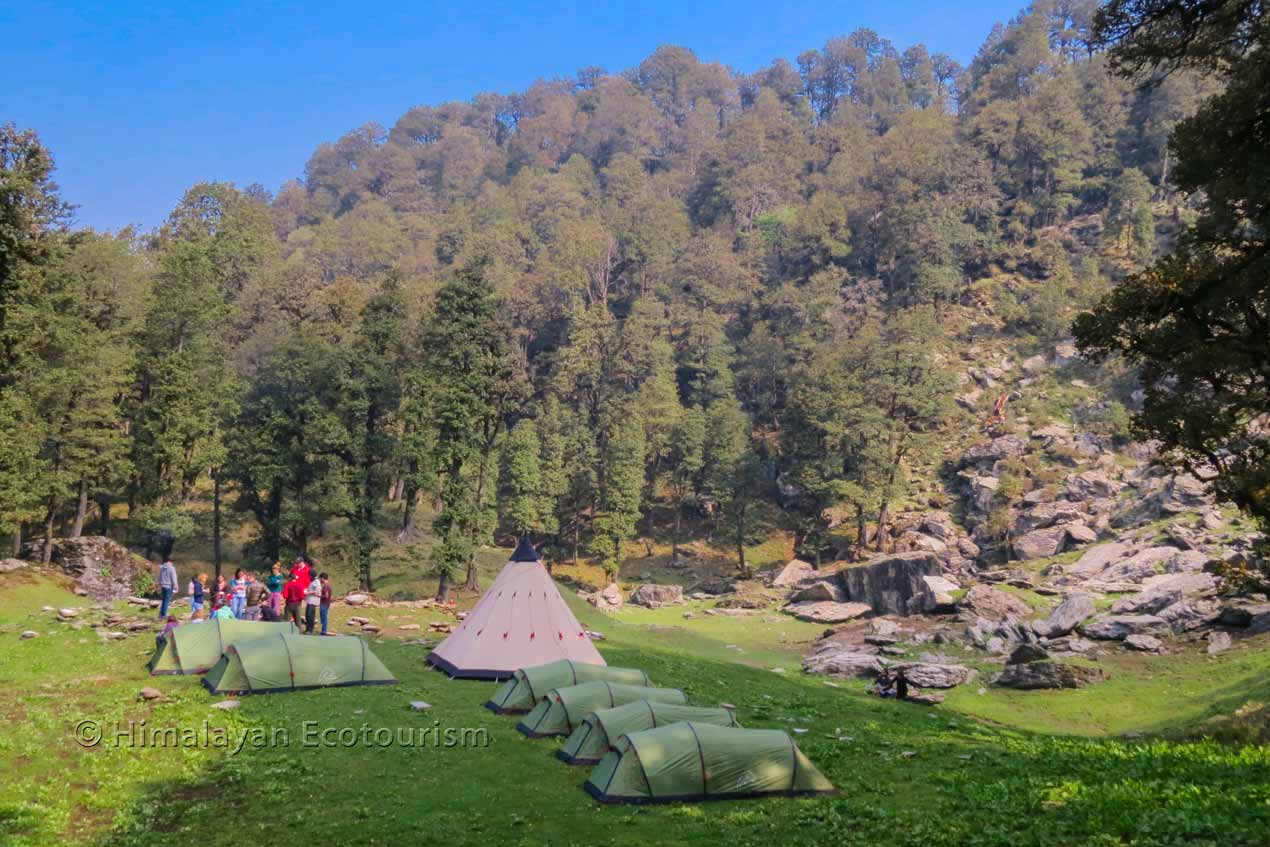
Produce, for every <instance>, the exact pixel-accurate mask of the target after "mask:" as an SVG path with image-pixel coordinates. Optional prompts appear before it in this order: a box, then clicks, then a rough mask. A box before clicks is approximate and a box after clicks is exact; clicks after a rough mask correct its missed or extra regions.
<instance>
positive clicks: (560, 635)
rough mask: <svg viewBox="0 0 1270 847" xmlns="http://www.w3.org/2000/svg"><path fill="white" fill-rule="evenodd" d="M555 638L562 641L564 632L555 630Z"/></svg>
mask: <svg viewBox="0 0 1270 847" xmlns="http://www.w3.org/2000/svg"><path fill="white" fill-rule="evenodd" d="M556 638H557V639H558V640H560V641H564V633H563V632H557V633H556Z"/></svg>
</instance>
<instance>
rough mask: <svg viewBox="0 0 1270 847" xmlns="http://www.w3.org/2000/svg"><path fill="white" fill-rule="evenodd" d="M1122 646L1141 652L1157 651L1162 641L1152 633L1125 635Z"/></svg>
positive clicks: (1161, 645) (1162, 644) (1162, 643)
mask: <svg viewBox="0 0 1270 847" xmlns="http://www.w3.org/2000/svg"><path fill="white" fill-rule="evenodd" d="M1124 646H1126V647H1128V648H1129V649H1131V650H1138V651H1140V652H1142V653H1158V652H1160V649H1161V648H1162V647H1163V646H1164V642H1163V641H1161V640H1160V639H1158V638H1156V637H1155V636H1154V635H1126V636H1125V639H1124Z"/></svg>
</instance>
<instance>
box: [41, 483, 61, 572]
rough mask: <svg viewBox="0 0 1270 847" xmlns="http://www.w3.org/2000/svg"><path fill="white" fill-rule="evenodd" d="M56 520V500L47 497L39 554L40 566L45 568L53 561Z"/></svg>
mask: <svg viewBox="0 0 1270 847" xmlns="http://www.w3.org/2000/svg"><path fill="white" fill-rule="evenodd" d="M56 519H57V498H56V497H49V500H48V513H47V514H46V515H45V518H44V550H43V552H42V553H41V554H40V562H41V564H43V565H45V566H47V565H48V563H49V562H51V561H52V560H53V522H54V521H55V520H56Z"/></svg>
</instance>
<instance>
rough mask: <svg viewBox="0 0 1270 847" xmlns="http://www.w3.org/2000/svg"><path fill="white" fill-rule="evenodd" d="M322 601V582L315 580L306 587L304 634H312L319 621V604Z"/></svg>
mask: <svg viewBox="0 0 1270 847" xmlns="http://www.w3.org/2000/svg"><path fill="white" fill-rule="evenodd" d="M321 602H322V583H321V582H319V581H318V580H316V579H315V580H313V581H312V582H310V583H309V587H308V588H306V589H304V634H305V635H312V634H313V627H314V625H315V624H316V622H317V611H318V605H319V604H320V603H321Z"/></svg>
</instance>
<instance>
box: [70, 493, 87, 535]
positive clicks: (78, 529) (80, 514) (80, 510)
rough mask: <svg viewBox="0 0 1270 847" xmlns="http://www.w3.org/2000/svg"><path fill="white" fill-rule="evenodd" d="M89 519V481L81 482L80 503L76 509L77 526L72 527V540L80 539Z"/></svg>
mask: <svg viewBox="0 0 1270 847" xmlns="http://www.w3.org/2000/svg"><path fill="white" fill-rule="evenodd" d="M87 517H88V480H86V479H81V480H80V481H79V503H78V505H77V506H76V508H75V525H74V526H72V527H71V538H79V537H80V536H81V535H83V534H84V519H85V518H87Z"/></svg>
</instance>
